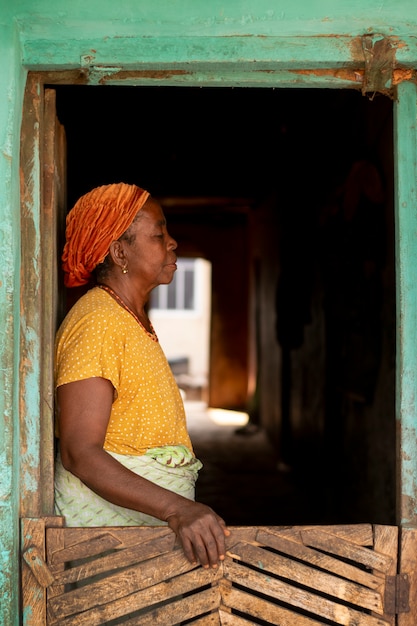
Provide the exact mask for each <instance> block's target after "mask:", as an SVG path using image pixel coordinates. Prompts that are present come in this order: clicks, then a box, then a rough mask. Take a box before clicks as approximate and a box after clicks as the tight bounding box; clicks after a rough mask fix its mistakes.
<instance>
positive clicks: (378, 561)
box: [301, 528, 392, 574]
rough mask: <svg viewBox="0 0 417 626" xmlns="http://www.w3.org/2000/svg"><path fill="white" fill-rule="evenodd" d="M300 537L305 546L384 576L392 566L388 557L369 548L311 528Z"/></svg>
mask: <svg viewBox="0 0 417 626" xmlns="http://www.w3.org/2000/svg"><path fill="white" fill-rule="evenodd" d="M301 537H302V540H303V543H304V544H305V545H307V546H310V547H312V548H317V549H319V550H323V551H325V552H330V553H331V554H335V555H337V556H340V557H342V558H344V559H349V560H350V561H354V562H356V563H361V564H362V565H365V566H366V567H368V568H369V569H376V570H378V571H380V572H383V573H384V574H386V573H387V572H388V571H389V569H390V567H391V565H392V558H391V557H390V556H387V555H385V554H378V553H377V552H374V551H373V550H371V549H369V548H366V547H363V546H358V545H356V544H352V543H350V541H347V540H346V539H342V538H341V537H337V538H335V537H333V535H331V534H329V533H327V532H322V531H320V530H316V529H313V528H311V529H308V530H303V531H301Z"/></svg>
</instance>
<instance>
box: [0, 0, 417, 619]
mask: <svg viewBox="0 0 417 626" xmlns="http://www.w3.org/2000/svg"><path fill="white" fill-rule="evenodd" d="M370 33H380V34H383V35H385V36H390V37H397V38H398V47H397V50H396V58H397V61H398V62H399V63H401V64H403V65H404V66H408V67H412V68H415V67H416V66H417V3H416V2H415V0H386V1H385V2H381V1H380V0H298V1H297V0H279V1H278V0H245V1H237V0H228V1H221V0H210V2H207V0H152V2H150V1H149V0H148V1H146V2H145V1H143V0H118V2H114V0H71V2H68V0H54V2H51V1H50V0H0V59H1V67H0V102H1V106H0V189H1V191H2V193H1V194H0V464H1V468H2V470H1V472H0V583H1V585H0V586H1V593H0V603H1V604H0V607H1V610H0V625H1V626H6V625H12V624H13V625H14V624H18V623H19V621H20V616H19V610H18V518H19V510H18V507H19V481H20V476H19V427H18V416H19V361H20V349H19V339H20V332H21V312H20V292H19V284H20V283H19V281H20V196H19V139H20V136H19V135H20V124H21V114H22V99H23V91H24V86H25V79H26V72H27V71H28V70H56V69H61V70H65V69H74V68H80V69H82V68H84V69H86V70H88V76H89V81H90V82H91V83H95V82H98V81H99V80H100V79H101V78H102V77H103V76H106V77H108V76H111V75H112V74H113V73H114V72H116V71H117V70H118V69H119V68H121V69H146V70H155V69H159V70H162V69H167V68H168V69H169V68H172V69H182V70H183V72H182V73H180V74H179V75H178V74H175V75H174V74H172V75H171V76H170V77H167V76H165V77H164V79H162V78H158V77H157V75H156V74H155V73H154V74H153V75H152V76H151V75H150V74H148V75H147V76H144V77H143V78H142V82H143V84H149V81H151V82H152V84H158V81H161V82H163V84H190V83H193V84H205V85H208V84H222V83H223V84H228V85H232V84H239V85H241V84H246V85H252V84H256V85H271V84H277V85H280V86H286V85H288V86H291V85H297V86H300V85H301V86H302V85H308V86H314V85H316V86H320V87H334V86H337V87H342V86H344V84H345V83H344V79H343V77H342V76H340V77H338V78H337V79H335V78H334V77H333V76H331V75H330V76H327V77H326V76H324V75H311V76H303V75H300V74H297V73H295V72H291V70H296V69H297V68H301V69H318V68H342V67H343V68H356V69H357V67H358V64H359V65H361V64H363V54H362V50H361V48H360V41H359V40H358V39H356V38H358V37H360V36H362V35H365V34H370ZM288 69H289V70H290V71H289V72H286V70H288ZM266 70H268V72H267V71H266ZM351 80H352V79H351V78H349V79H348V81H347V84H348V85H349V86H351ZM139 82H140V81H139ZM136 83H138V81H137V80H136ZM400 93H401V99H400V101H399V103H398V105H397V107H396V115H397V118H396V119H397V131H398V136H399V140H398V142H397V146H398V150H400V151H401V159H400V163H399V165H398V167H399V170H400V171H399V172H397V178H398V181H399V183H400V184H399V187H398V189H399V191H398V194H399V195H398V199H397V202H398V207H399V208H401V209H402V210H401V211H399V213H398V220H397V226H398V231H397V244H398V251H399V256H398V269H399V277H400V279H401V280H400V285H399V298H398V306H399V319H400V322H399V326H401V338H400V341H399V355H398V361H399V364H400V368H399V370H398V389H399V402H398V407H399V409H398V411H399V415H398V417H399V418H401V419H402V421H403V424H404V426H405V430H406V431H407V432H408V433H409V434H411V435H412V437H409V439H410V441H409V442H408V443H407V441H406V438H404V446H405V448H406V451H407V452H408V454H407V458H408V462H407V463H408V465H404V471H403V481H404V490H405V493H407V495H409V497H410V501H412V502H414V500H413V495H414V494H415V493H416V482H417V478H416V476H417V471H416V467H415V464H416V462H417V458H416V454H415V450H414V447H415V439H416V437H415V435H416V433H415V423H416V420H415V416H416V410H415V409H416V407H415V404H416V398H417V393H416V391H417V389H416V374H415V369H416V368H415V364H414V354H415V352H414V349H410V346H414V345H415V341H414V339H415V334H416V330H415V328H417V323H416V308H417V307H416V303H417V294H416V293H415V291H416V287H415V286H414V284H415V282H416V281H415V280H414V264H413V260H414V258H415V257H416V249H417V245H416V236H415V233H416V232H417V225H416V224H415V221H416V216H415V215H414V213H415V206H416V204H415V201H416V197H415V196H416V188H417V185H416V184H415V182H416V181H415V156H414V150H415V146H416V145H417V143H416V124H415V117H414V120H411V117H410V116H415V104H416V103H415V87H414V85H409V86H401V88H400ZM402 119H407V120H408V122H407V124H406V125H404V127H403V126H402V121H401V120H402ZM36 185H38V182H37V181H35V187H36ZM410 204H411V205H412V207H411V209H409V207H410ZM33 210H34V211H36V210H37V208H36V207H33ZM35 223H38V222H36V220H35ZM34 236H36V237H37V239H38V243H39V231H37V232H36V233H35V235H34ZM406 305H408V306H406ZM406 311H407V314H405V312H406ZM24 313H25V312H24V311H23V312H22V319H23V324H22V329H23V331H24V332H25V333H27V334H28V335H30V333H31V332H32V329H31V328H30V327H27V326H26V325H25V318H24ZM33 340H34V351H33V355H32V356H35V357H36V354H37V350H39V345H38V346H36V341H37V338H36V336H34V338H33ZM407 346H408V347H407ZM28 368H29V370H30V371H29V376H28V379H27V380H28V381H29V387H28V388H27V390H26V394H27V396H28V397H29V396H30V397H31V398H37V397H38V396H39V389H38V387H37V385H38V383H37V381H38V380H39V363H38V362H37V359H36V358H33V359H32V361H31V362H30V363H29V365H28ZM31 386H32V388H31ZM35 404H36V403H35ZM31 406H32V408H31V410H32V411H33V413H32V414H31V415H30V423H31V424H33V438H34V440H35V439H36V437H37V427H36V418H37V410H38V409H37V407H36V406H33V403H32V405H31ZM411 439H412V441H411ZM34 445H35V447H36V445H37V443H36V442H35V441H34ZM407 446H408V449H407ZM24 480H25V477H23V481H24ZM26 487H27V488H30V485H29V486H28V485H26ZM34 488H36V486H34ZM416 515H417V512H416V511H415V510H414V509H413V508H412V506H410V515H409V518H408V519H405V520H403V521H404V522H406V523H407V522H414V521H415V518H416Z"/></svg>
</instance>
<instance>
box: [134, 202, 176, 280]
mask: <svg viewBox="0 0 417 626" xmlns="http://www.w3.org/2000/svg"><path fill="white" fill-rule="evenodd" d="M125 235H126V237H124V238H123V239H122V241H123V243H124V250H125V255H126V262H127V267H128V276H129V279H130V280H135V281H137V283H138V284H140V285H141V286H142V287H144V288H145V289H149V290H150V289H153V288H154V287H157V286H158V285H162V284H164V285H166V284H168V283H170V282H171V281H172V279H173V277H174V273H175V270H176V269H177V265H176V261H177V255H176V254H175V250H176V248H177V242H176V241H175V239H173V238H172V237H171V236H170V235H169V233H168V230H167V225H166V221H165V216H164V214H163V212H162V208H161V206H160V204H159V203H158V202H157V201H156V200H154V199H153V198H148V200H147V201H146V202H145V204H144V206H143V207H142V209H140V211H139V212H138V214H137V216H136V217H135V219H134V221H133V223H132V224H131V226H130V227H129V228H128V230H127V231H126V233H125Z"/></svg>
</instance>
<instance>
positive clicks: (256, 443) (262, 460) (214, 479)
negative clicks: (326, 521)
mask: <svg viewBox="0 0 417 626" xmlns="http://www.w3.org/2000/svg"><path fill="white" fill-rule="evenodd" d="M185 409H186V413H187V423H188V430H189V432H190V436H191V440H192V442H193V445H194V450H195V453H196V456H197V457H198V458H199V459H200V460H201V461H202V462H203V469H202V470H201V472H200V476H199V479H198V482H197V486H196V499H197V500H198V501H200V502H204V503H205V504H208V505H209V506H211V507H212V508H213V509H214V510H215V511H216V512H217V513H218V514H219V515H221V516H222V517H223V518H224V519H225V521H226V523H227V524H228V525H230V526H247V525H249V526H253V525H273V526H281V525H294V524H301V523H317V522H318V521H323V520H322V519H321V520H319V518H320V517H323V514H324V511H323V507H320V505H319V502H318V500H317V497H316V488H310V487H311V483H310V481H311V480H314V478H313V476H312V475H311V473H310V474H309V473H307V474H306V473H305V472H303V473H302V475H301V473H299V475H298V477H297V473H296V472H294V471H291V469H290V468H287V467H285V466H281V464H280V463H279V459H278V457H277V454H276V452H275V450H274V448H273V446H272V445H271V443H270V441H268V438H267V436H266V434H265V433H264V432H263V431H262V430H258V429H253V430H251V429H245V428H243V429H242V426H244V424H245V423H246V421H247V416H246V419H245V414H240V413H235V412H232V411H221V410H216V409H207V408H206V406H205V404H204V403H203V402H186V403H185Z"/></svg>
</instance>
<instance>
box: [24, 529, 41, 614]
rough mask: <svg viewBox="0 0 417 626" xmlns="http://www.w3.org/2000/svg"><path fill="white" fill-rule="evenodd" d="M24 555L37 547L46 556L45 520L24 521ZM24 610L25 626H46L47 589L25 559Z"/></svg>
mask: <svg viewBox="0 0 417 626" xmlns="http://www.w3.org/2000/svg"><path fill="white" fill-rule="evenodd" d="M21 533H22V547H21V549H22V555H23V554H24V553H25V552H26V550H28V549H29V548H31V547H36V548H37V549H38V550H39V551H40V553H41V555H43V557H44V556H45V521H44V520H43V519H28V518H25V519H22V521H21ZM22 608H23V614H24V615H25V626H39V625H40V624H42V625H43V624H46V589H45V587H44V586H43V585H41V584H40V583H39V582H38V580H37V579H36V578H35V576H34V574H33V572H32V571H31V569H30V568H29V566H28V565H27V564H26V563H25V561H24V559H23V563H22Z"/></svg>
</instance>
